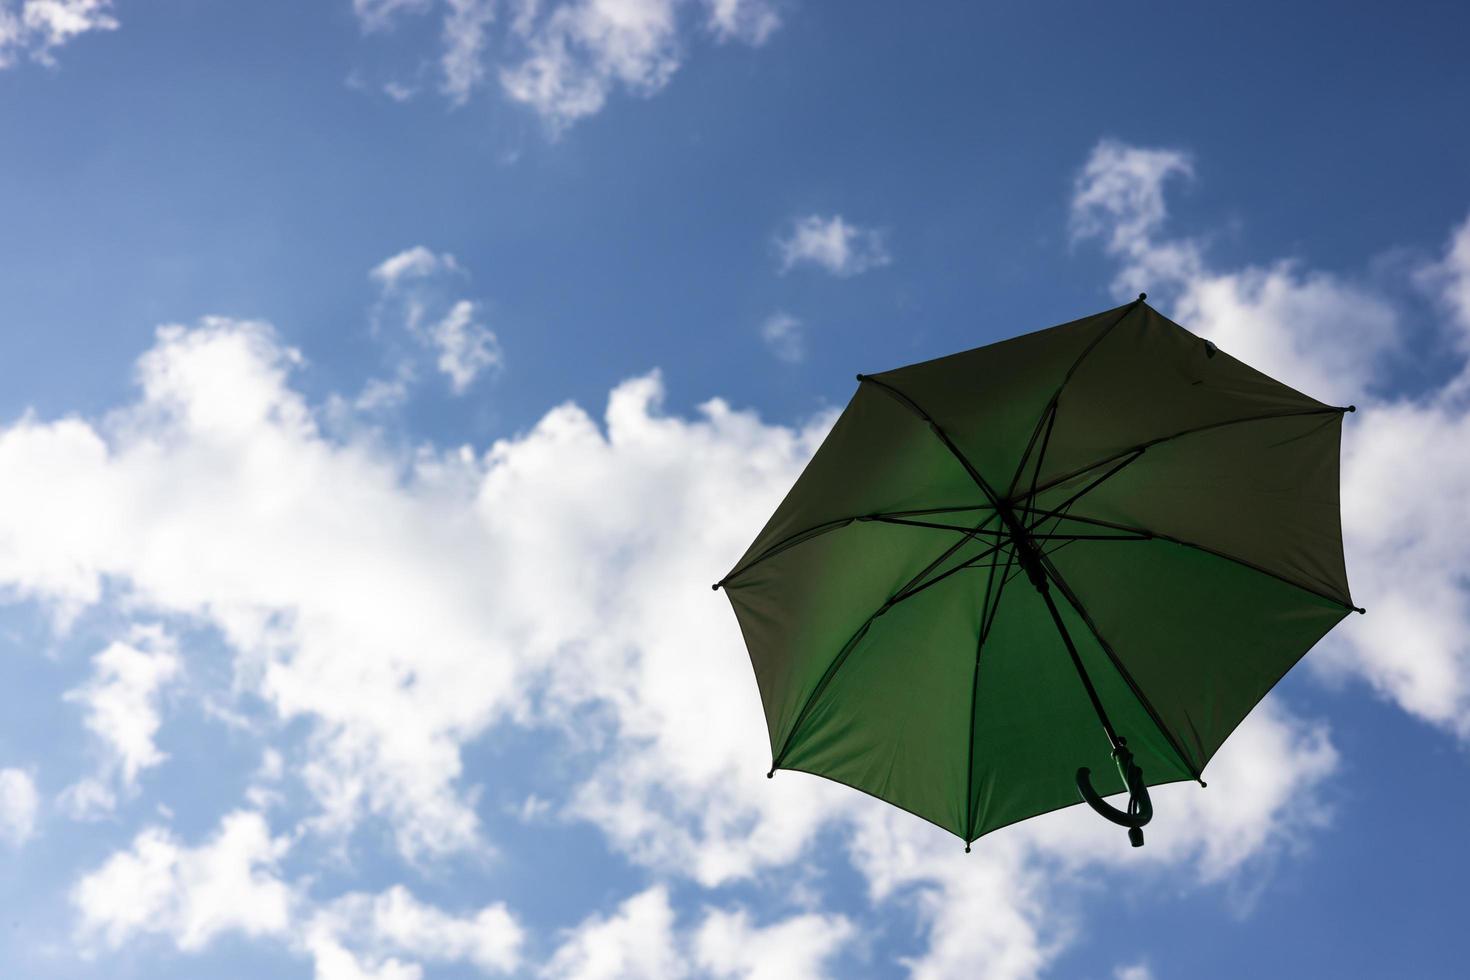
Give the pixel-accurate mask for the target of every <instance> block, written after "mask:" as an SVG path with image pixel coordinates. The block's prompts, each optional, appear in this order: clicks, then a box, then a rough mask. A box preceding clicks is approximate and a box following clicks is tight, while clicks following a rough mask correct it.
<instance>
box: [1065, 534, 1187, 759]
mask: <svg viewBox="0 0 1470 980" xmlns="http://www.w3.org/2000/svg"><path fill="white" fill-rule="evenodd" d="M1041 566H1042V568H1043V569H1045V570H1046V575H1047V578H1049V579H1051V581H1052V583H1053V584H1054V585H1055V586H1056V587H1057V589H1058V590H1059V591H1060V592H1061V593H1062V596H1063V597H1064V598H1065V599H1066V600H1067V603H1068V604H1069V605H1070V606H1071V607H1072V608H1073V609H1074V610H1075V611H1076V613H1077V615H1078V616H1079V617H1081V619H1082V622H1083V623H1085V624H1086V626H1087V629H1088V631H1089V632H1090V633H1092V637H1093V639H1095V640H1096V641H1097V645H1098V646H1100V647H1101V648H1102V651H1103V653H1104V654H1106V655H1107V658H1108V662H1109V663H1111V664H1112V665H1113V669H1114V670H1116V671H1117V672H1118V676H1119V677H1121V678H1123V683H1125V684H1127V685H1128V690H1129V691H1131V692H1133V697H1134V698H1135V699H1137V701H1138V703H1139V705H1140V706H1142V708H1143V710H1144V711H1145V712H1146V713H1147V714H1148V717H1149V720H1150V721H1152V722H1153V723H1154V727H1155V728H1157V729H1158V730H1159V733H1160V734H1161V735H1163V736H1164V740H1165V741H1167V742H1168V743H1169V747H1170V748H1171V749H1173V750H1174V754H1175V755H1177V756H1178V757H1179V761H1180V762H1182V763H1184V769H1185V771H1186V772H1188V773H1189V774H1190V775H1191V776H1192V777H1194V779H1195V780H1197V781H1198V780H1199V779H1200V771H1199V769H1197V768H1195V766H1194V763H1192V762H1190V761H1189V756H1187V755H1185V754H1184V749H1183V748H1182V747H1181V746H1180V744H1179V740H1178V739H1177V738H1175V737H1174V733H1173V732H1172V731H1170V730H1169V726H1168V725H1166V724H1164V719H1163V718H1162V717H1160V716H1159V713H1158V712H1157V711H1156V710H1154V706H1153V703H1152V702H1151V701H1149V699H1148V695H1146V694H1144V693H1143V688H1141V687H1139V686H1138V682H1137V681H1135V680H1134V679H1133V675H1132V674H1130V673H1129V672H1128V668H1126V667H1124V666H1123V661H1121V660H1119V659H1118V654H1117V653H1116V652H1115V651H1114V650H1113V646H1112V644H1111V643H1109V642H1108V641H1107V640H1106V639H1104V638H1103V635H1102V631H1101V630H1099V629H1098V628H1097V624H1096V623H1094V622H1093V620H1092V616H1090V615H1089V614H1088V612H1087V609H1086V608H1085V607H1084V606H1083V605H1082V600H1080V599H1078V598H1077V594H1076V593H1075V592H1073V591H1072V587H1071V586H1069V585H1068V584H1067V581H1066V579H1064V578H1062V573H1061V572H1059V571H1057V567H1056V566H1055V565H1054V564H1052V562H1051V560H1050V559H1048V558H1047V557H1046V556H1045V555H1042V556H1041ZM1053 616H1054V617H1055V618H1056V623H1057V630H1058V631H1059V632H1060V633H1061V634H1062V639H1063V640H1064V641H1066V643H1067V649H1068V651H1069V652H1070V653H1071V654H1072V659H1073V661H1074V662H1075V664H1076V666H1077V670H1078V673H1079V674H1081V675H1082V679H1083V683H1084V684H1086V686H1087V693H1088V695H1090V696H1091V698H1092V701H1093V705H1094V707H1097V706H1098V705H1099V704H1100V703H1101V702H1100V701H1099V699H1098V694H1097V692H1096V691H1095V690H1094V689H1093V687H1092V684H1091V682H1090V681H1089V680H1088V678H1087V673H1086V671H1084V670H1083V669H1082V666H1081V659H1080V657H1079V656H1078V654H1077V651H1076V649H1075V648H1074V647H1073V646H1072V642H1071V638H1070V637H1068V636H1067V631H1066V629H1065V628H1064V627H1063V626H1062V621H1061V617H1060V616H1056V612H1055V607H1053ZM1099 713H1101V711H1099ZM1114 745H1117V740H1116V738H1114Z"/></svg>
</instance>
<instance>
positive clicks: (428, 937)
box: [71, 810, 524, 980]
mask: <svg viewBox="0 0 1470 980" xmlns="http://www.w3.org/2000/svg"><path fill="white" fill-rule="evenodd" d="M291 846H292V842H291V840H290V839H289V838H288V837H284V836H282V837H273V836H272V835H271V832H270V828H269V827H268V826H267V824H266V821H265V818H264V817H263V816H262V815H261V814H260V813H257V812H254V811H248V810H239V811H235V812H233V813H229V814H227V815H225V817H224V818H223V819H222V820H221V821H220V825H219V827H218V828H217V829H216V831H215V833H214V834H213V835H212V836H211V837H210V838H209V839H208V840H206V841H204V842H203V843H201V844H199V845H197V846H193V847H191V846H189V845H187V844H184V843H181V842H180V841H179V840H178V839H177V838H176V837H175V836H174V835H173V834H172V833H170V832H169V831H168V830H166V829H164V828H161V827H149V828H147V829H146V830H144V831H143V832H142V833H140V834H139V835H138V836H137V837H136V838H135V839H134V841H133V843H132V845H131V846H130V847H129V848H127V849H125V850H122V851H119V852H117V853H115V854H113V855H112V856H111V857H109V858H108V859H107V860H106V861H105V862H104V863H103V864H102V865H101V866H100V867H99V868H97V869H95V870H93V871H91V872H89V873H88V874H86V875H84V876H83V877H82V878H81V880H80V881H78V882H77V884H76V886H75V887H74V888H73V890H72V895H71V899H72V904H73V905H74V907H75V908H76V910H77V913H78V932H79V936H80V938H81V939H82V940H83V942H84V943H86V944H87V945H88V947H89V948H90V950H91V952H92V953H93V954H95V953H96V952H97V949H98V947H105V948H116V947H118V946H121V945H122V944H124V943H126V942H128V941H129V940H131V939H133V938H135V937H137V936H140V935H156V936H161V937H163V938H165V939H167V940H169V941H170V942H172V943H173V944H174V946H175V947H176V948H177V949H179V950H181V951H184V952H198V951H200V950H202V949H204V948H206V947H207V946H209V945H210V944H211V943H212V942H214V941H215V940H216V939H218V938H219V937H220V936H223V935H226V934H230V933H238V934H241V935H244V936H249V937H255V938H273V939H276V940H278V941H280V942H281V943H283V944H284V945H286V946H287V948H289V949H291V950H293V951H295V952H297V953H298V954H301V955H305V956H309V957H310V958H311V959H312V960H313V961H314V963H315V968H316V976H317V977H318V978H319V980H351V978H365V977H372V978H379V980H383V978H395V980H419V978H421V977H422V976H423V970H422V967H421V965H420V961H426V962H433V963H468V964H471V965H473V966H475V967H476V968H478V969H479V971H480V972H481V973H482V974H484V975H487V976H489V975H494V974H504V973H509V972H511V971H513V970H515V969H516V968H517V966H518V965H519V963H520V948H521V944H522V941H523V939H524V932H523V930H522V929H521V926H520V924H519V923H518V922H517V921H516V919H515V917H514V916H512V915H511V913H510V912H509V911H508V910H507V909H506V907H505V905H504V904H502V903H493V904H490V905H486V906H485V907H484V908H482V909H479V910H476V911H473V912H470V913H469V914H466V915H463V916H458V915H455V914H453V913H450V912H446V911H444V910H443V909H440V908H438V907H436V906H433V905H429V904H427V903H424V902H421V901H420V900H419V899H417V898H415V897H414V895H413V894H412V893H411V892H409V891H408V889H407V888H404V887H403V886H401V885H395V886H392V887H390V888H388V889H387V890H385V891H383V892H381V893H379V894H376V895H373V894H368V893H363V892H353V893H349V894H345V895H341V896H339V897H337V898H335V899H332V900H331V901H329V902H326V903H320V902H314V901H313V900H312V899H311V898H310V896H309V895H308V894H307V886H308V884H309V880H303V881H299V882H296V883H294V884H293V883H288V882H287V881H286V880H284V878H283V877H282V873H281V865H282V862H283V859H284V858H285V856H286V854H287V852H288V851H289V850H290V849H291ZM401 957H411V958H412V959H403V958H401Z"/></svg>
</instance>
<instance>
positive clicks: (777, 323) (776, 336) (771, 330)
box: [761, 310, 806, 364]
mask: <svg viewBox="0 0 1470 980" xmlns="http://www.w3.org/2000/svg"><path fill="white" fill-rule="evenodd" d="M761 340H763V341H765V342H766V347H767V348H768V349H769V350H770V352H771V353H772V354H774V355H776V358H777V359H778V360H782V361H785V362H786V363H787V364H796V363H799V362H800V361H802V360H805V358H806V337H805V333H804V331H803V329H802V322H801V321H800V320H798V319H797V318H796V317H794V316H792V315H791V314H790V313H785V312H782V311H779V310H778V311H777V312H775V313H772V314H771V315H770V316H768V317H766V319H765V322H764V323H762V324H761Z"/></svg>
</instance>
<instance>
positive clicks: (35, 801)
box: [0, 767, 41, 847]
mask: <svg viewBox="0 0 1470 980" xmlns="http://www.w3.org/2000/svg"><path fill="white" fill-rule="evenodd" d="M40 809H41V796H40V794H39V793H37V792H36V781H35V780H34V779H33V778H32V777H31V774H30V773H28V772H26V771H25V770H24V769H16V768H13V767H12V768H8V769H0V840H4V841H5V842H6V843H7V844H10V845H11V846H13V847H19V846H20V845H22V844H24V843H25V842H26V841H28V840H30V839H31V837H32V836H34V835H35V833H36V817H37V815H38V814H39V812H40Z"/></svg>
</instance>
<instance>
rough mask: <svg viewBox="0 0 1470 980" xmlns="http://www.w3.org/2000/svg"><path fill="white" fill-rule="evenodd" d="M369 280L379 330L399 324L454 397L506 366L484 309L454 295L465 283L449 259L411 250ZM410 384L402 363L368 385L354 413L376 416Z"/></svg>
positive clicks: (394, 402)
mask: <svg viewBox="0 0 1470 980" xmlns="http://www.w3.org/2000/svg"><path fill="white" fill-rule="evenodd" d="M369 278H370V279H372V280H373V281H374V282H375V283H377V284H378V288H379V299H378V305H377V309H376V311H375V322H376V323H377V325H378V327H379V329H382V328H383V327H384V325H385V323H386V322H387V321H389V320H396V321H400V322H401V323H402V326H403V328H404V329H405V330H406V331H407V332H408V334H409V336H410V337H412V338H413V339H414V340H415V341H416V342H417V343H418V344H419V345H420V346H422V347H424V348H426V349H428V350H430V351H432V352H433V353H434V356H435V362H434V366H435V367H436V368H438V370H439V371H440V373H442V374H443V375H444V376H445V377H446V378H448V379H449V387H450V390H451V391H452V392H453V393H454V394H456V395H462V394H464V393H465V392H466V391H468V390H469V388H470V386H471V385H472V384H474V382H475V379H476V378H478V377H479V376H480V375H481V374H483V373H485V372H487V371H495V370H498V369H499V368H501V367H502V366H503V365H504V363H505V357H504V354H503V353H502V351H501V348H500V340H499V338H497V337H496V336H495V332H494V331H492V330H491V329H490V328H489V327H487V326H485V324H484V323H483V322H482V321H483V318H484V310H483V307H482V304H481V303H479V302H478V301H476V300H470V299H463V298H455V297H454V295H453V293H454V292H455V291H456V290H457V288H458V287H459V285H460V284H461V282H462V281H463V279H464V278H465V272H464V269H463V268H462V267H461V266H460V264H459V263H458V262H457V261H456V260H455V258H454V256H453V255H450V254H448V253H442V254H435V253H434V252H432V251H430V250H429V249H428V248H425V247H424V246H422V245H415V246H414V247H413V248H409V249H405V250H404V251H402V252H399V253H398V254H396V255H393V256H390V257H389V258H386V259H384V260H383V261H382V262H381V263H379V264H378V265H377V266H376V267H374V268H373V270H372V272H371V273H369ZM412 379H413V367H412V363H411V362H410V361H407V360H404V361H402V362H401V363H400V364H399V366H398V369H397V372H396V374H395V376H394V377H393V378H392V379H391V380H386V379H382V378H374V379H372V380H371V381H369V382H368V384H367V386H366V387H365V388H364V389H363V391H362V393H361V394H360V395H359V396H358V397H357V399H356V404H357V407H358V408H360V409H364V410H376V409H381V408H384V407H393V406H394V405H397V404H399V403H400V402H402V401H403V400H404V399H405V398H406V397H407V392H408V385H409V383H410V382H411V381H412Z"/></svg>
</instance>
